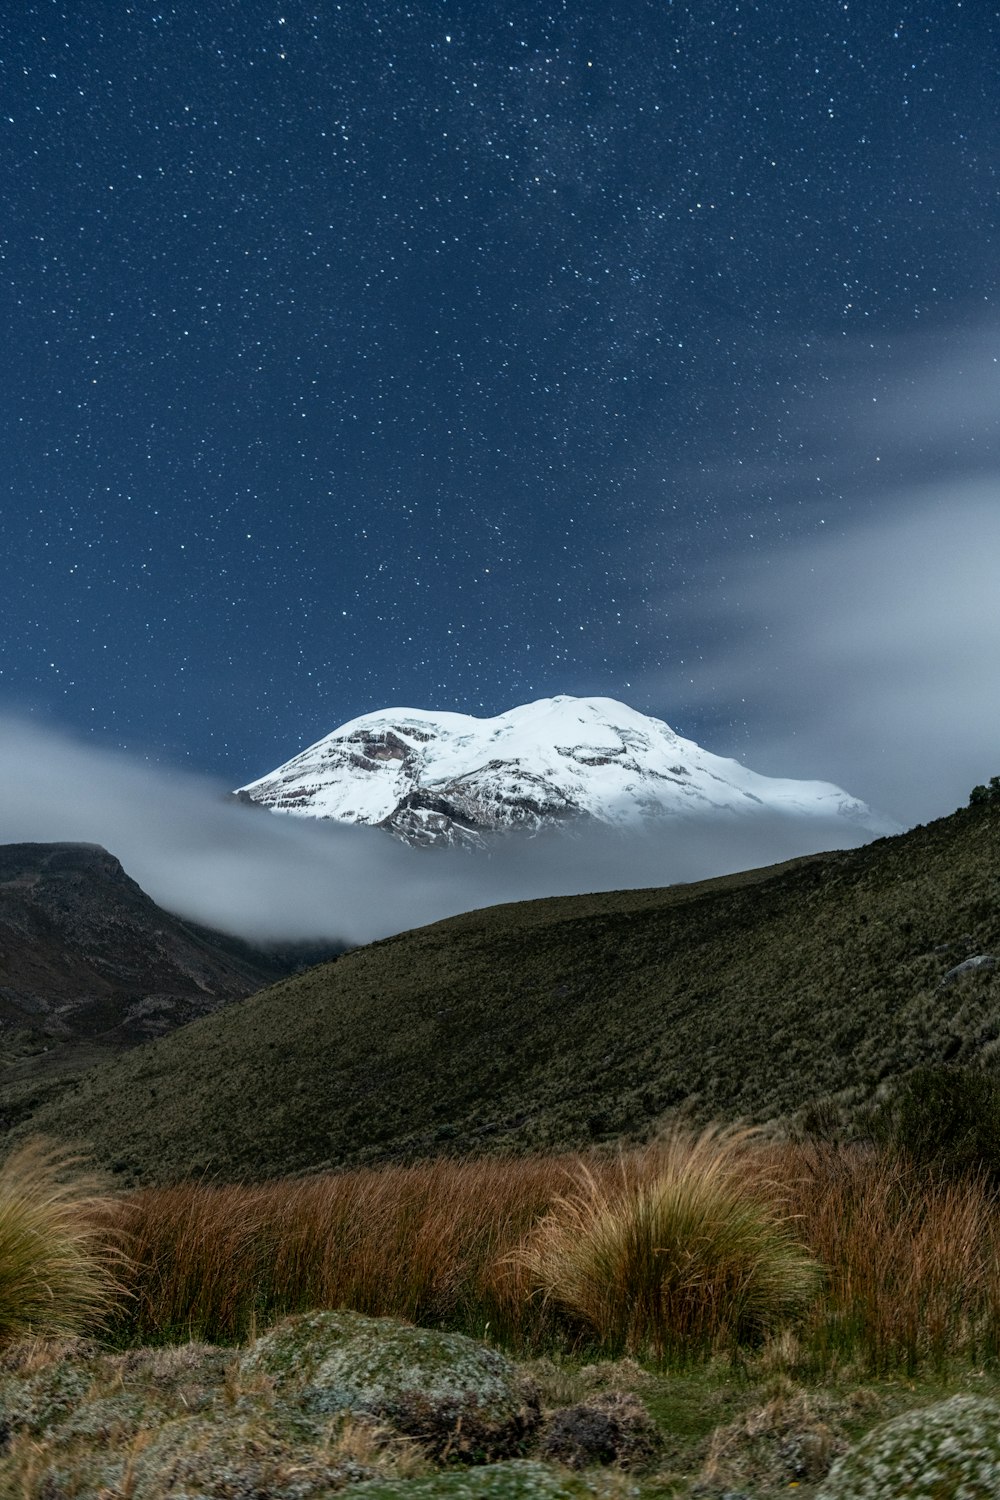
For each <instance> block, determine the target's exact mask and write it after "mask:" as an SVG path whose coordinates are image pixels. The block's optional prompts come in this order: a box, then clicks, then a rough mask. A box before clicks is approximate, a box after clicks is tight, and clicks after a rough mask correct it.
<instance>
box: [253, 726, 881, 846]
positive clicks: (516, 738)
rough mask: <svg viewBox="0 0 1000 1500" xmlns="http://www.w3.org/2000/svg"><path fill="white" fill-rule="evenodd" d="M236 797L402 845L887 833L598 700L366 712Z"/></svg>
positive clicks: (799, 787) (828, 798)
mask: <svg viewBox="0 0 1000 1500" xmlns="http://www.w3.org/2000/svg"><path fill="white" fill-rule="evenodd" d="M235 795H236V796H237V797H238V798H239V799H240V800H241V801H243V802H249V803H254V804H257V805H259V806H262V807H266V808H269V809H270V810H271V811H273V812H281V813H290V814H293V815H296V816H299V817H310V818H330V819H337V820H339V821H342V822H348V823H363V824H369V825H373V826H375V827H380V828H384V829H386V830H387V831H388V832H389V833H391V834H393V835H395V837H397V838H400V839H402V840H404V841H405V842H407V843H409V844H415V845H433V844H460V845H461V844H465V845H482V844H483V843H485V842H488V840H489V838H490V836H491V835H494V834H497V833H505V832H510V831H522V832H527V833H538V832H540V831H541V830H543V829H547V828H554V827H566V826H571V825H573V824H574V823H579V822H580V821H581V820H590V821H592V822H597V823H603V824H608V825H612V826H618V827H634V826H636V825H644V824H649V823H655V822H656V821H658V820H664V819H670V818H675V819H676V818H678V817H691V816H695V817H704V816H708V817H709V818H715V819H726V820H732V819H733V818H748V817H750V818H752V817H754V816H756V815H760V814H763V813H767V812H771V813H778V814H781V815H785V816H790V817H801V818H817V819H836V820H839V821H841V822H843V823H844V824H846V825H849V826H850V827H852V828H854V829H856V830H857V841H858V842H861V841H863V840H864V839H865V838H866V837H874V836H875V835H876V834H881V833H889V832H893V831H896V830H895V827H894V825H890V824H888V823H886V822H885V821H884V820H880V819H878V818H877V817H876V816H875V815H874V814H873V813H872V812H871V810H870V809H869V808H868V807H866V806H865V804H864V803H863V802H859V801H858V800H857V798H855V797H851V796H849V795H848V794H847V793H846V792H844V791H842V790H841V789H840V788H839V787H836V786H833V785H832V784H830V783H829V782H819V781H791V780H780V779H777V778H774V777H767V776H759V775H757V774H756V773H755V772H753V771H750V770H748V769H747V768H746V767H745V766H742V765H740V764H739V763H738V762H737V761H734V760H726V759H723V758H722V757H720V756H717V755H712V754H710V753H709V752H708V751H706V750H703V749H702V748H701V747H700V746H699V745H697V744H695V743H694V742H693V741H691V740H685V739H682V738H681V737H680V736H679V735H677V734H675V733H674V731H673V730H672V729H671V728H670V727H669V725H667V724H665V723H663V721H662V720H660V719H653V718H649V717H647V716H646V715H644V714H640V713H637V712H636V711H635V710H634V709H631V708H629V707H627V705H626V704H624V703H617V702H615V701H614V700H613V699H610V698H570V697H557V698H543V699H541V700H540V701H539V702H537V703H529V704H525V705H523V706H522V707H520V708H514V709H511V710H510V711H509V712H508V713H504V714H499V715H497V716H496V717H495V718H492V719H476V718H472V717H471V716H469V715H466V714H454V713H431V712H427V711H425V710H422V709H402V708H401V709H386V710H384V711H382V712H379V713H373V714H365V715H363V716H362V717H361V718H358V719H352V720H351V721H350V722H349V723H347V724H344V725H342V726H341V727H340V728H339V729H335V730H334V731H333V733H332V734H329V735H327V736H326V737H325V738H324V739H322V740H319V741H318V742H317V743H316V744H315V745H311V746H310V747H309V748H308V749H307V750H303V751H302V753H301V754H299V755H296V756H294V757H293V758H292V759H291V760H290V761H287V762H286V763H285V764H284V765H281V766H279V767H278V768H277V769H276V770H275V771H272V772H270V773H269V774H268V775H267V776H262V777H260V778H259V779H258V780H257V781H252V782H249V783H248V784H247V785H246V786H244V787H241V788H240V789H239V791H238V792H237V793H236V794H235Z"/></svg>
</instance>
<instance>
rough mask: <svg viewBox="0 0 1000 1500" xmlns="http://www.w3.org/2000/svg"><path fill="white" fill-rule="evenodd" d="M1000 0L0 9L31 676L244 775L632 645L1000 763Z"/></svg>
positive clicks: (78, 703) (864, 771) (601, 663)
mask: <svg viewBox="0 0 1000 1500" xmlns="http://www.w3.org/2000/svg"><path fill="white" fill-rule="evenodd" d="M998 43H1000V11H998V7H997V6H996V5H992V4H987V3H977V0H964V3H959V0H934V3H929V0H901V3H899V4H896V5H894V6H887V5H885V4H883V3H859V0H809V3H808V4H805V3H802V0H765V3H759V4H757V3H752V0H739V3H735V0H692V3H690V4H688V3H683V0H674V3H670V0H562V3H546V0H529V3H518V0H495V3H491V4H484V3H482V0H447V3H446V0H421V3H406V0H343V3H339V4H337V3H331V0H324V3H317V0H313V3H311V4H304V3H300V0H211V3H206V0H174V3H170V0H164V3H162V4H154V3H151V0H149V3H147V0H135V3H126V0H87V3H86V4H78V3H70V0H18V3H16V4H14V3H7V4H5V5H0V67H2V75H0V76H2V106H3V107H2V110H0V142H2V151H3V171H2V175H0V199H2V213H0V296H2V307H3V327H4V328H5V330H6V336H5V339H4V345H5V353H4V356H3V362H2V367H0V437H2V453H3V465H2V470H0V510H2V537H3V552H4V559H5V570H4V572H5V578H4V588H3V596H2V597H3V602H2V635H3V650H2V655H0V707H3V708H5V709H8V710H11V711H14V712H17V713H19V714H21V715H27V716H28V717H30V718H32V719H34V720H36V721H38V722H40V723H45V724H48V725H51V726H53V727H54V728H56V729H58V730H60V731H70V732H72V733H74V734H77V735H83V736H87V737H88V738H90V739H91V740H92V741H93V742H94V743H95V744H97V745H104V746H108V747H111V748H120V747H124V748H128V749H129V750H131V751H133V752H138V753H139V754H141V755H145V756H147V757H151V758H153V759H157V760H162V761H164V762H165V763H168V764H175V765H185V766H190V767H192V768H194V769H197V770H199V771H204V772H207V773H210V774H212V775H216V776H219V777H222V778H225V779H227V780H228V782H229V784H231V785H232V784H238V783H240V782H242V781H246V780H248V779H250V778H251V777H253V776H257V775H260V774H262V773H263V772H264V771H266V770H268V769H270V768H271V767H272V766H274V765H275V764H277V763H278V762H279V761H282V760H284V759H287V758H288V757H289V756H290V755H292V754H294V753H295V752H296V751H297V750H298V749H299V748H301V747H302V746H303V745H305V744H308V743H309V742H311V741H312V740H314V739H316V738H318V737H319V736H320V735H322V734H324V733H326V732H328V731H329V730H330V729H332V728H333V727H334V726H335V725H337V724H339V723H341V722H343V721H345V720H347V719H349V718H351V717H353V716H355V715H357V714H361V713H364V712H367V711H369V710H372V709H376V708H380V707H384V706H389V705H413V706H418V707H425V708H440V709H452V710H459V711H463V712H471V713H477V714H492V713H498V712H501V711H503V710H505V709H507V708H509V707H511V706H512V705H514V704H515V703H521V702H525V701H528V700H530V699H532V698H537V697H542V696H547V695H550V694H554V693H559V692H566V693H579V694H590V693H597V694H603V695H607V696H611V697H616V698H621V699H623V700H625V701H627V702H629V703H631V704H632V705H633V706H634V707H636V708H638V709H640V710H642V711H644V712H648V713H654V714H657V715H658V716H660V717H663V718H665V719H667V720H668V722H670V723H671V724H672V725H673V726H674V727H675V728H677V729H678V730H679V731H680V732H682V733H684V734H686V735H688V736H690V737H692V738H695V739H698V740H699V741H701V742H702V743H704V744H705V745H706V746H707V747H708V748H710V749H713V750H715V751H717V752H720V753H730V754H737V755H739V756H740V758H741V759H745V760H746V761H747V762H748V763H749V764H751V765H753V766H754V767H755V768H756V769H758V770H762V771H765V772H771V773H773V774H792V775H796V774H797V775H811V776H824V777H828V778H829V779H833V780H838V781H840V782H841V783H842V784H844V785H847V786H848V787H849V789H850V790H851V791H853V792H855V793H857V794H858V795H861V796H867V797H868V798H869V800H874V801H876V802H879V803H880V804H881V805H882V806H884V807H886V808H887V810H888V811H890V812H891V813H893V814H894V815H896V816H898V817H901V818H902V819H903V820H907V819H909V820H911V821H912V820H913V819H914V818H916V817H917V816H924V815H926V814H927V813H928V812H934V811H941V812H944V811H948V810H950V807H951V806H953V805H955V796H956V795H957V792H958V791H964V789H965V780H966V779H967V778H968V776H970V775H971V776H973V777H974V779H976V780H979V779H985V778H986V777H987V776H988V775H989V774H991V773H993V774H995V773H996V772H997V771H998V770H1000V760H997V759H996V756H995V755H994V756H993V757H992V759H993V763H981V762H985V758H986V756H987V753H988V751H989V748H990V746H991V745H993V744H995V742H996V739H997V737H998V730H1000V723H998V720H997V714H996V703H997V701H998V697H1000V694H997V692H996V689H997V687H998V683H997V679H996V676H995V669H994V668H993V667H992V665H991V662H992V661H993V660H1000V619H998V616H997V607H996V602H995V595H996V592H997V591H996V587H995V571H996V570H995V567H994V566H993V564H994V563H995V562H996V561H997V560H998V559H1000V485H998V483H997V479H998V475H1000V444H998V442H997V416H998V414H1000V377H998V365H997V354H998V352H1000V339H998V337H997V333H998V328H1000V320H998V296H997V294H998V267H1000V246H998V243H997V241H998V234H997V229H998V198H997V185H998V165H1000V88H998V86H997V78H998V65H1000V45H998ZM956 538H957V539H960V542H961V547H960V550H958V551H956V552H955V553H954V555H952V553H951V552H950V551H949V548H953V547H954V546H955V545H956ZM970 543H971V544H970ZM970 569H971V572H970V571H969V570H970ZM994 646H995V647H996V652H995V655H994V650H993V648H994ZM973 656H974V657H975V673H974V675H972V676H971V678H970V675H969V674H970V673H971V672H972V667H971V665H970V660H971V658H972V657H973ZM929 658H930V659H931V660H929ZM970 690H971V691H972V692H973V695H974V697H975V698H976V703H975V705H974V706H970V703H969V701H968V696H969V692H970ZM960 693H961V695H962V696H961V700H959V697H958V695H959V694H960ZM953 698H954V702H953V701H952V700H953ZM831 703H834V704H836V705H837V712H836V715H834V714H833V713H832V711H831V707H830V705H831ZM963 705H964V706H963ZM956 715H958V718H957V720H956ZM945 721H947V734H946V733H945V732H944V730H942V731H941V732H940V734H938V737H937V739H935V741H934V746H933V747H932V749H931V750H928V748H927V746H926V744H924V745H923V747H922V749H921V753H920V755H919V756H918V755H917V754H916V752H915V751H914V750H913V743H914V737H915V736H918V735H921V734H923V733H924V729H925V728H926V724H927V723H928V722H932V723H934V724H936V725H941V724H942V723H944V722H945ZM956 741H959V742H961V744H962V745H964V746H965V747H966V748H965V751H964V752H963V754H964V758H963V756H962V755H959V756H958V764H955V743H956ZM859 746H863V748H859ZM907 747H909V748H907ZM970 747H971V748H970ZM907 754H909V756H910V760H909V761H907V759H906V756H907ZM907 766H909V767H910V769H909V770H907V769H906V767H907ZM949 776H951V777H952V779H953V781H954V786H952V785H951V783H950V782H948V777H949ZM942 778H944V780H945V782H946V783H948V784H947V785H946V786H945V787H944V788H942V785H941V783H942ZM936 798H937V799H938V800H937V801H936V800H935V799H936ZM963 800H964V797H963ZM939 803H940V805H939Z"/></svg>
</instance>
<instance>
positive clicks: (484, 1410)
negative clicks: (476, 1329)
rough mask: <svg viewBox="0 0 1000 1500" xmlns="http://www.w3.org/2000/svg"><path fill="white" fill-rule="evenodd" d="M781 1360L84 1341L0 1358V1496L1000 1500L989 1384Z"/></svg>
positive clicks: (435, 1338) (350, 1343) (318, 1337)
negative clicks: (738, 1363)
mask: <svg viewBox="0 0 1000 1500" xmlns="http://www.w3.org/2000/svg"><path fill="white" fill-rule="evenodd" d="M785 1353H786V1358H785V1364H786V1369H784V1370H780V1369H779V1368H778V1364H779V1363H780V1361H778V1360H776V1358H775V1356H774V1355H773V1353H772V1355H771V1356H764V1357H761V1358H759V1359H758V1360H757V1361H756V1363H755V1365H754V1366H753V1367H752V1368H751V1367H749V1366H748V1367H746V1368H744V1369H742V1370H740V1369H737V1368H736V1367H735V1366H733V1365H731V1364H729V1365H727V1366H726V1367H723V1366H721V1365H719V1366H714V1365H712V1364H704V1365H699V1366H698V1367H696V1368H693V1369H690V1370H682V1371H673V1372H662V1371H661V1372H656V1371H649V1370H644V1369H642V1368H641V1367H640V1366H639V1365H637V1364H635V1363H634V1362H632V1361H630V1360H625V1361H619V1362H615V1363H612V1362H605V1363H597V1364H590V1365H581V1364H578V1363H577V1364H571V1363H554V1362H552V1361H550V1360H536V1361H533V1362H530V1363H527V1364H518V1363H516V1362H514V1361H512V1360H511V1359H509V1358H508V1357H507V1356H505V1355H504V1354H502V1353H500V1352H499V1351H498V1350H496V1349H494V1348H491V1347H490V1346H489V1345H487V1344H484V1343H481V1342H478V1341H476V1340H474V1339H470V1338H467V1337H465V1336H464V1335H461V1334H456V1333H445V1332H440V1331H435V1330H429V1329H422V1328H414V1327H412V1326H410V1325H408V1324H405V1323H401V1322H398V1321H396V1320H393V1319H373V1318H366V1317H362V1316H360V1315H359V1314H355V1313H344V1312H340V1313H331V1312H322V1313H311V1314H306V1315H303V1316H299V1317H294V1318H289V1319H286V1320H285V1321H284V1322H282V1323H280V1324H278V1325H277V1327H275V1328H274V1329H271V1330H269V1331H268V1332H266V1333H264V1334H263V1335H262V1336H261V1337H259V1338H258V1339H256V1340H255V1341H254V1342H253V1343H251V1344H249V1345H248V1346H246V1347H244V1348H242V1349H237V1350H234V1349H223V1348H216V1347H211V1346H208V1345H204V1344H196V1343H191V1344H185V1345H179V1346H170V1347H164V1348H155V1349H135V1350H129V1351H125V1352H118V1353H113V1352H109V1351H107V1350H102V1349H100V1348H99V1347H97V1346H96V1345H93V1344H89V1343H86V1342H82V1341H72V1342H63V1343H59V1344H53V1343H48V1344H46V1343H41V1342H22V1343H20V1344H17V1345H14V1346H10V1347H8V1349H7V1350H6V1351H5V1352H4V1354H3V1356H2V1358H0V1494H3V1495H4V1496H8V1495H9V1496H11V1497H17V1500H167V1497H173V1500H264V1497H266V1500H326V1497H329V1496H331V1495H333V1494H337V1495H343V1496H344V1497H345V1500H354V1497H357V1500H361V1497H367V1500H396V1497H399V1500H407V1497H409V1500H432V1497H434V1500H436V1497H439V1496H440V1497H442V1500H443V1497H448V1496H450V1497H454V1500H490V1497H496V1500H534V1497H542V1500H576V1497H588V1496H596V1497H606V1500H624V1497H626V1496H636V1497H642V1500H654V1497H656V1500H661V1497H662V1500H667V1497H682V1496H684V1497H692V1500H693V1497H696V1496H697V1497H703V1500H763V1497H770V1496H777V1495H779V1494H780V1495H787V1494H789V1493H792V1492H794V1493H795V1494H796V1495H798V1496H813V1497H815V1500H846V1497H848V1496H850V1497H851V1500H865V1497H867V1496H869V1495H870V1496H875V1495H879V1496H885V1495H888V1494H892V1495H894V1496H903V1495H912V1496H923V1495H927V1496H937V1495H943V1494H946V1493H947V1494H949V1495H950V1494H959V1493H962V1494H964V1493H968V1494H970V1495H975V1496H986V1495H996V1494H997V1493H1000V1420H998V1418H1000V1404H998V1402H997V1400H996V1399H995V1395H996V1390H995V1381H994V1379H993V1378H992V1377H990V1376H988V1375H986V1374H984V1373H981V1372H974V1371H969V1372H966V1376H965V1377H964V1381H963V1382H962V1383H964V1387H965V1389H964V1390H960V1391H959V1392H958V1394H954V1393H952V1394H951V1395H948V1394H947V1392H946V1390H945V1389H944V1388H942V1387H932V1386H930V1385H927V1386H925V1387H922V1388H919V1387H917V1386H916V1385H915V1383H914V1382H913V1381H899V1382H892V1381H884V1382H882V1383H881V1384H880V1385H878V1386H876V1385H873V1384H871V1383H868V1384H864V1383H862V1384H859V1385H852V1384H851V1382H850V1381H846V1382H845V1381H844V1380H840V1381H834V1382H830V1383H827V1384H823V1385H817V1384H816V1383H814V1382H807V1381H796V1380H795V1379H794V1378H793V1377H792V1376H791V1375H789V1373H788V1371H787V1363H788V1361H787V1351H786V1352H785ZM977 1382H978V1384H977ZM970 1389H971V1390H972V1391H973V1392H974V1394H970V1393H969V1391H970ZM942 1396H946V1399H943V1400H942V1399H941V1398H942ZM949 1466H950V1467H949ZM942 1482H944V1483H945V1484H948V1483H951V1484H952V1488H944V1489H942V1488H940V1485H941V1483H942ZM983 1484H986V1486H987V1487H986V1488H983V1487H982V1486H983ZM934 1485H937V1486H938V1488H934ZM962 1485H967V1486H971V1487H969V1488H967V1489H963V1488H961V1486H962ZM976 1486H978V1487H976ZM990 1486H992V1487H990Z"/></svg>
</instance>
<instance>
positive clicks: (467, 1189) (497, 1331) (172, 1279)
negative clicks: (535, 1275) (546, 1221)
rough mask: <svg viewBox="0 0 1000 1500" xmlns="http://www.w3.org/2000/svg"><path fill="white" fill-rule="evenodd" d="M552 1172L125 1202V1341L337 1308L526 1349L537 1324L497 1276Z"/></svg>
mask: <svg viewBox="0 0 1000 1500" xmlns="http://www.w3.org/2000/svg"><path fill="white" fill-rule="evenodd" d="M566 1170H567V1164H566V1163H565V1162H563V1161H560V1160H558V1159H555V1158H548V1159H547V1158H539V1159H528V1160H519V1161H513V1160H508V1161H504V1160H497V1159H488V1160H479V1161H464V1162H455V1161H448V1162H443V1161H442V1162H433V1163H425V1164H423V1165H419V1166H411V1167H389V1168H384V1169H382V1170H380V1171H356V1172H344V1173H325V1174H322V1175H320V1176H316V1177H309V1178H302V1179H283V1180H277V1181H273V1182H268V1183H264V1184H261V1185H256V1186H246V1187H234V1186H211V1185H207V1184H183V1185H180V1186H175V1187H171V1188H147V1189H143V1190H140V1191H138V1192H136V1193H134V1194H131V1195H130V1196H129V1197H127V1198H125V1199H123V1200H122V1203H121V1208H120V1223H121V1229H122V1233H123V1234H124V1236H125V1238H126V1241H127V1243H128V1246H129V1253H130V1257H131V1262H132V1265H133V1272H132V1279H131V1281H130V1284H129V1291H130V1293H131V1296H130V1299H129V1300H128V1302H126V1303H125V1304H124V1305H123V1307H122V1311H121V1317H120V1320H119V1334H120V1336H122V1337H125V1338H128V1339H131V1338H140V1339H145V1340H156V1339H160V1338H165V1337H173V1336H177V1335H183V1336H184V1337H197V1338H205V1339H208V1340H211V1341H220V1342H228V1341H232V1340H239V1339H244V1338H247V1337H249V1336H251V1335H252V1334H253V1332H254V1330H255V1329H257V1328H262V1327H265V1326H267V1325H268V1324H269V1323H271V1322H273V1321H274V1320H275V1319H276V1318H278V1317H281V1316H283V1315H285V1314H287V1313H292V1312H303V1311H307V1310H309V1309H313V1308H323V1307H327V1308H337V1307H347V1308H350V1309H352V1310H354V1311H356V1312H363V1313H366V1314H368V1315H370V1316H374V1317H379V1316H394V1317H404V1318H408V1319H410V1320H411V1321H413V1322H418V1323H443V1324H447V1325H448V1326H451V1327H458V1328H466V1329H468V1330H469V1331H471V1332H474V1333H480V1334H481V1333H484V1332H489V1333H490V1334H491V1335H492V1336H494V1337H498V1338H502V1339H504V1340H506V1341H507V1342H511V1343H514V1344H527V1343H528V1342H530V1340H531V1337H532V1332H533V1329H534V1327H535V1325H536V1324H538V1322H539V1313H538V1310H537V1309H536V1308H534V1307H532V1306H530V1305H529V1304H528V1303H527V1301H526V1299H525V1298H524V1297H522V1295H521V1289H520V1287H519V1285H518V1278H517V1276H516V1275H514V1274H512V1272H511V1268H510V1267H508V1266H507V1265H506V1264H505V1257H506V1256H507V1254H508V1253H509V1251H510V1250H511V1248H512V1246H514V1245H516V1244H517V1243H519V1241H520V1239H521V1238H522V1237H523V1236H524V1235H525V1234H526V1233H527V1232H528V1230H529V1229H530V1227H531V1225H532V1224H533V1223H534V1222H535V1221H536V1220H537V1219H538V1218H540V1217H541V1215H542V1214H543V1213H544V1212H545V1210H546V1208H547V1207H548V1205H549V1204H550V1203H551V1201H552V1198H553V1196H554V1194H555V1192H556V1191H557V1187H558V1185H559V1183H560V1182H562V1181H564V1180H565V1173H566Z"/></svg>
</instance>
